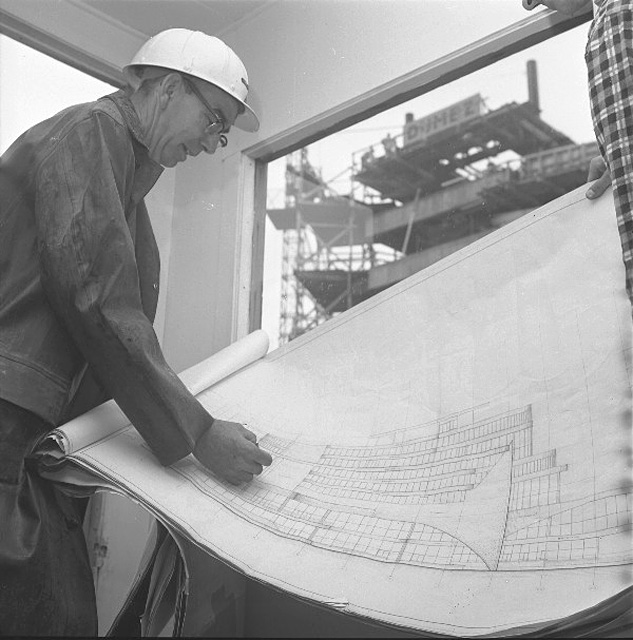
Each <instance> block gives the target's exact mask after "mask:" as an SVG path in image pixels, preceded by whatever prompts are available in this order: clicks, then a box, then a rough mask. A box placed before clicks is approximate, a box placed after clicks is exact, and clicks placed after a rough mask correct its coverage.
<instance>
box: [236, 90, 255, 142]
mask: <svg viewBox="0 0 633 640" xmlns="http://www.w3.org/2000/svg"><path fill="white" fill-rule="evenodd" d="M235 99H236V100H237V98H235ZM238 102H239V103H240V104H241V105H242V106H243V107H244V112H243V113H240V114H239V115H238V116H237V118H235V123H234V125H233V126H235V127H237V128H238V129H241V130H242V131H247V132H248V133H255V132H256V131H258V130H259V118H258V117H257V116H256V115H255V112H254V111H253V110H252V109H251V108H250V107H249V106H248V105H247V104H246V103H245V102H242V101H241V100H238Z"/></svg>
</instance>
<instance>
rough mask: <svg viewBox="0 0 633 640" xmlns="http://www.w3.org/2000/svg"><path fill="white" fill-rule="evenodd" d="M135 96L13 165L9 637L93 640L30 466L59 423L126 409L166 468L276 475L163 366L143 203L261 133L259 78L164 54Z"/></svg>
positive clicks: (85, 604)
mask: <svg viewBox="0 0 633 640" xmlns="http://www.w3.org/2000/svg"><path fill="white" fill-rule="evenodd" d="M125 74H126V77H127V78H128V81H129V84H130V87H129V88H128V89H127V90H125V91H119V92H117V93H114V94H112V95H110V96H106V97H104V98H102V99H100V100H98V101H96V102H93V103H89V104H82V105H77V106H74V107H71V108H69V109H66V110H65V111H62V112H61V113H59V114H57V115H55V116H53V117H52V118H50V119H48V120H46V121H44V122H41V123H40V124H38V125H36V126H34V127H32V128H31V129H29V130H28V131H26V132H25V133H24V134H23V135H22V136H21V137H20V138H18V140H17V141H16V142H15V143H14V144H13V145H12V146H11V147H10V148H9V149H8V151H7V152H6V153H5V154H4V155H3V156H2V158H1V160H0V230H1V231H0V518H1V524H0V527H1V529H0V531H1V533H2V535H1V536H0V634H3V635H20V636H29V635H47V636H69V635H84V636H92V635H96V632H97V626H96V607H95V595H94V588H93V582H92V572H91V568H90V565H89V562H88V556H87V552H86V545H85V540H84V538H83V533H82V527H81V517H80V514H79V513H78V510H77V507H76V505H75V503H74V502H73V501H72V500H71V499H70V498H68V497H66V496H65V495H63V494H62V493H60V492H59V491H58V489H57V488H56V487H55V486H54V485H53V484H52V483H49V482H47V481H45V480H43V479H42V478H41V477H39V476H38V475H37V473H36V471H35V469H34V468H33V465H32V464H31V461H30V458H29V455H30V453H31V451H32V449H33V447H34V445H35V443H36V442H37V441H38V440H39V438H40V437H41V436H42V435H43V434H44V433H46V432H48V431H49V430H51V429H52V428H54V427H55V426H56V425H59V424H61V423H64V422H66V421H68V420H70V419H71V418H73V417H75V416H76V415H79V414H80V413H83V412H85V411H87V410H88V409H90V408H92V407H94V406H96V405H97V404H99V403H101V402H103V401H104V400H106V399H107V398H114V400H115V401H116V402H117V403H118V404H119V406H120V407H121V408H122V409H123V411H124V412H125V413H126V415H127V416H128V418H129V419H130V420H131V422H132V423H133V424H134V426H135V427H136V429H138V431H139V432H140V433H141V435H142V436H143V438H144V439H145V440H146V442H147V443H148V444H149V446H150V447H151V449H152V450H153V452H154V453H155V455H156V456H157V458H158V459H159V460H160V461H161V462H162V463H163V464H164V465H169V464H172V463H174V462H176V461H177V460H179V459H181V458H183V457H184V456H186V455H188V454H190V453H192V454H193V455H194V456H195V457H196V458H197V459H198V460H199V461H200V462H201V463H202V464H203V465H204V466H205V467H206V468H207V469H209V470H210V471H211V472H213V473H215V474H217V475H218V476H219V477H221V478H223V479H225V480H227V481H229V482H231V483H235V484H237V483H241V482H247V481H249V480H251V479H252V478H253V476H254V475H256V474H259V473H261V472H262V468H263V466H266V465H269V464H270V463H271V457H270V455H269V454H268V453H266V452H265V451H263V450H261V449H259V448H258V446H257V445H256V439H255V435H254V434H253V433H252V432H250V431H249V430H247V429H246V428H244V427H243V426H242V425H239V424H236V423H232V422H227V421H223V420H219V419H217V420H216V419H214V418H213V417H212V416H210V415H209V414H208V413H207V412H206V411H205V409H204V408H203V407H202V406H201V405H200V403H199V402H198V401H197V400H196V399H195V397H193V396H192V395H191V394H190V393H189V391H188V390H187V389H186V388H185V386H184V385H183V384H182V382H181V381H180V379H179V378H178V377H177V376H176V374H175V373H174V372H173V371H172V370H171V369H170V367H169V366H168V365H167V363H166V362H165V359H164V357H163V355H162V352H161V349H160V346H159V344H158V341H157V338H156V335H155V333H154V331H153V329H152V321H153V319H154V314H155V311H156V303H157V298H158V267H159V262H158V250H157V246H156V242H155V240H154V236H153V233H152V228H151V224H150V220H149V217H148V213H147V209H146V207H145V205H144V202H143V198H144V196H145V195H146V194H147V193H148V192H149V190H150V189H151V188H152V186H153V185H154V183H155V182H156V180H157V178H158V177H159V176H160V174H161V172H162V171H163V168H164V167H173V166H174V165H176V164H177V163H178V162H183V161H185V160H186V159H187V158H188V157H189V156H196V155H198V154H199V153H200V152H201V151H205V152H207V153H214V152H215V150H216V148H217V146H218V144H219V145H222V146H224V145H225V144H226V143H227V136H228V135H229V132H230V129H231V127H232V126H236V127H238V128H240V129H243V130H245V131H256V130H257V128H258V126H259V123H258V120H257V117H256V116H255V114H254V113H253V111H252V110H251V108H250V107H249V106H248V105H247V104H246V96H247V93H248V77H247V74H246V69H245V68H244V65H243V64H242V62H241V61H240V59H239V58H238V57H237V55H236V54H235V53H234V52H233V51H232V50H231V49H230V48H229V47H228V46H226V45H225V44H224V43H223V42H222V41H221V40H219V39H217V38H213V37H210V36H208V35H206V34H204V33H200V32H196V31H189V30H186V29H170V30H167V31H164V32H162V33H159V34H158V35H156V36H155V37H154V38H152V39H150V40H149V41H148V42H147V43H146V44H145V45H144V46H142V47H141V49H140V50H139V52H138V53H137V54H136V55H135V56H134V59H133V60H132V61H131V63H130V64H129V65H128V66H127V67H126V68H125Z"/></svg>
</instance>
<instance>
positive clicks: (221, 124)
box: [183, 77, 229, 147]
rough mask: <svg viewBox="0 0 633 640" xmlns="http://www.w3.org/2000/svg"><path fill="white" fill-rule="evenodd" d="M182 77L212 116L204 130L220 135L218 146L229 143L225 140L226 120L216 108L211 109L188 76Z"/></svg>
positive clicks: (224, 145) (209, 133)
mask: <svg viewBox="0 0 633 640" xmlns="http://www.w3.org/2000/svg"><path fill="white" fill-rule="evenodd" d="M183 79H184V81H185V82H186V83H187V85H188V86H189V87H190V88H191V90H192V91H193V93H194V94H195V95H196V97H197V98H198V100H200V102H202V104H203V105H204V107H205V108H206V109H207V111H208V112H209V113H210V114H211V116H212V118H213V121H212V122H211V124H209V125H208V126H207V127H206V129H205V130H204V132H205V133H206V134H207V135H208V136H216V135H219V136H220V146H221V147H226V145H227V144H228V143H229V141H228V140H227V137H226V135H225V132H226V133H228V129H227V126H226V122H225V121H224V119H223V118H222V117H221V116H220V115H218V113H217V112H216V110H215V109H213V108H212V107H211V105H210V104H209V103H208V102H207V100H206V99H205V97H204V96H203V95H202V93H201V92H200V89H198V87H196V85H195V84H194V83H193V82H192V81H191V80H189V79H188V78H184V77H183Z"/></svg>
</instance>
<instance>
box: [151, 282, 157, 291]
mask: <svg viewBox="0 0 633 640" xmlns="http://www.w3.org/2000/svg"><path fill="white" fill-rule="evenodd" d="M152 286H153V287H154V290H155V291H158V282H155V283H154V284H153V285H152Z"/></svg>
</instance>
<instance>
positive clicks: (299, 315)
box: [268, 63, 598, 344]
mask: <svg viewBox="0 0 633 640" xmlns="http://www.w3.org/2000/svg"><path fill="white" fill-rule="evenodd" d="M528 65H529V63H528ZM528 76H529V79H530V78H531V80H530V82H531V86H530V87H528V88H529V94H530V99H529V100H528V101H527V102H525V103H522V104H517V103H515V102H512V103H509V104H506V105H504V106H502V107H500V108H499V109H496V110H487V109H485V106H484V105H483V101H481V99H480V98H479V96H478V95H477V96H471V97H470V98H467V99H465V100H462V101H461V102H460V103H457V104H455V105H449V106H448V107H446V109H444V110H440V111H439V112H436V113H434V114H430V115H428V116H425V117H423V118H421V119H418V120H414V118H413V115H412V114H407V115H406V117H405V123H404V127H403V131H402V133H401V134H399V135H397V136H394V137H392V136H391V135H387V136H386V137H384V138H383V139H382V140H381V141H380V142H379V143H377V144H375V145H372V146H371V147H369V148H367V149H363V150H361V151H358V152H356V153H355V154H353V156H352V159H351V166H350V176H351V184H350V192H349V195H345V196H342V195H339V194H336V193H334V192H333V190H332V189H330V188H329V187H328V185H327V184H326V183H325V182H324V180H323V179H322V177H321V174H320V172H319V171H317V170H316V169H315V168H314V167H313V166H312V165H311V164H310V162H309V160H308V150H307V149H306V148H304V149H301V150H299V151H296V152H294V153H293V154H291V155H290V156H288V157H287V163H286V195H285V208H284V209H273V210H269V211H268V214H269V216H270V218H271V219H272V221H273V223H274V224H275V226H276V227H277V228H278V229H281V230H283V255H282V299H281V315H280V343H281V344H283V343H285V342H288V341H290V340H293V339H294V338H296V337H297V336H299V335H301V334H302V333H305V332H306V331H308V330H309V329H312V328H314V327H316V326H318V325H319V324H322V323H323V322H325V321H326V320H328V319H329V318H331V317H332V316H334V315H336V314H337V313H340V312H342V311H345V310H347V309H349V308H351V307H352V306H354V305H356V304H358V303H359V302H362V301H363V300H366V299H367V298H369V297H371V296H373V295H375V294H376V293H378V292H380V291H382V290H384V289H386V288H387V287H389V286H392V285H393V284H395V283H397V282H398V281H400V280H401V279H403V278H404V277H407V276H408V275H411V274H412V273H414V272H415V271H417V270H420V269H422V268H426V267H427V266H429V265H430V264H433V262H436V261H437V260H439V259H441V258H443V257H445V256H446V255H449V254H450V253H452V252H454V251H456V250H458V249H460V248H462V247H464V246H466V245H467V244H469V243H470V242H473V241H474V240H477V239H479V238H481V237H483V236H484V235H486V234H487V233H490V232H491V231H494V230H495V229H497V228H499V227H500V226H502V225H503V224H506V223H508V222H510V221H511V220H513V219H515V218H516V217H518V216H520V215H523V214H525V213H527V212H528V211H531V210H533V209H535V208H537V207H539V206H541V205H543V204H545V203H546V202H549V201H551V200H552V199H554V198H556V197H558V196H560V195H562V194H564V193H567V192H569V191H570V190H572V189H574V188H576V187H578V186H580V185H581V184H583V183H584V182H585V180H586V176H587V171H588V167H589V162H590V160H591V158H593V157H594V156H596V155H597V154H598V148H597V145H596V144H595V143H587V144H576V143H574V141H573V140H571V139H570V138H568V137H567V136H566V135H565V134H563V133H561V132H560V131H557V130H556V129H554V128H553V127H551V126H550V125H549V124H547V123H546V122H544V121H543V120H542V119H541V117H540V109H539V106H538V92H537V90H536V86H535V82H536V79H535V69H534V68H532V72H531V73H529V74H528ZM460 113H462V114H466V116H467V117H466V116H465V117H461V118H460V117H455V114H458V116H459V114H460ZM451 118H453V120H451ZM503 152H506V158H507V157H508V156H509V157H510V158H511V159H510V160H506V161H503V162H501V161H500V160H499V158H498V156H499V154H501V153H503Z"/></svg>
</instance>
